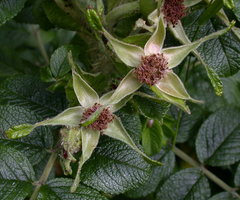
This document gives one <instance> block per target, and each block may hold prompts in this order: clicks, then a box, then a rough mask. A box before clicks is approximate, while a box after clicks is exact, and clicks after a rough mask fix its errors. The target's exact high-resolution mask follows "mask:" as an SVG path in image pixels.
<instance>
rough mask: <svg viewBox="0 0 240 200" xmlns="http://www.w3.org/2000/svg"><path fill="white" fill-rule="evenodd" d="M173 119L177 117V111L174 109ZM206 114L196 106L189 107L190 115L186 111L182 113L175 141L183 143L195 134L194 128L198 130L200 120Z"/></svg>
mask: <svg viewBox="0 0 240 200" xmlns="http://www.w3.org/2000/svg"><path fill="white" fill-rule="evenodd" d="M174 114H175V119H176V120H177V118H178V112H177V110H176V113H174ZM205 115H206V114H205V113H204V111H203V110H202V109H201V108H200V107H198V106H193V107H191V115H189V114H187V113H182V117H181V120H180V124H179V130H178V134H177V139H176V141H177V143H184V142H186V141H187V140H189V139H191V138H192V137H194V136H195V135H196V130H198V128H199V126H200V125H201V123H202V121H203V120H204V119H205V117H206V116H205Z"/></svg>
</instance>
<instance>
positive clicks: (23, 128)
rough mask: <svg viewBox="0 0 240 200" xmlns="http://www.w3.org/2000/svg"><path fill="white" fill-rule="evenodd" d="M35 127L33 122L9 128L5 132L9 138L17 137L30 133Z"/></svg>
mask: <svg viewBox="0 0 240 200" xmlns="http://www.w3.org/2000/svg"><path fill="white" fill-rule="evenodd" d="M34 128H35V126H34V125H32V124H21V125H17V126H14V127H12V128H9V129H8V130H7V131H6V132H5V133H6V135H7V137H8V138H11V139H17V138H21V137H24V136H27V135H29V134H30V133H31V132H32V131H33V129H34Z"/></svg>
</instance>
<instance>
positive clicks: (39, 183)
mask: <svg viewBox="0 0 240 200" xmlns="http://www.w3.org/2000/svg"><path fill="white" fill-rule="evenodd" d="M56 159H57V153H56V152H53V153H52V154H51V156H50V158H49V160H48V162H47V164H46V166H45V168H44V170H43V173H42V176H41V177H40V179H39V180H38V181H37V183H36V184H37V186H36V187H35V189H34V191H33V193H32V196H31V198H30V200H35V199H37V197H38V193H39V190H40V188H41V186H42V185H43V184H45V182H46V181H47V179H48V176H49V174H50V172H51V170H52V168H53V165H54V162H55V160H56Z"/></svg>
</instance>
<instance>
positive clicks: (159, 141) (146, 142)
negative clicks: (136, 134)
mask: <svg viewBox="0 0 240 200" xmlns="http://www.w3.org/2000/svg"><path fill="white" fill-rule="evenodd" d="M149 123H153V124H147V125H146V126H145V127H144V129H143V130H142V145H143V149H144V151H145V152H146V154H147V155H149V156H152V155H155V154H157V153H159V152H160V150H161V148H162V146H163V145H164V144H165V143H166V138H165V137H164V134H163V130H162V126H161V124H160V122H159V121H157V120H154V121H153V122H152V121H149Z"/></svg>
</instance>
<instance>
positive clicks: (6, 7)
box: [0, 0, 26, 25]
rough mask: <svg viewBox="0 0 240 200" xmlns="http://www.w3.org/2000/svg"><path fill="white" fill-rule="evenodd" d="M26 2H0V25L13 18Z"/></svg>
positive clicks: (5, 0)
mask: <svg viewBox="0 0 240 200" xmlns="http://www.w3.org/2000/svg"><path fill="white" fill-rule="evenodd" d="M25 2H26V0H2V1H0V13H1V14H0V25H2V24H4V23H6V21H8V20H10V19H12V18H13V17H15V16H16V15H17V14H18V13H19V12H20V11H21V10H22V9H23V7H24V4H25Z"/></svg>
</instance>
